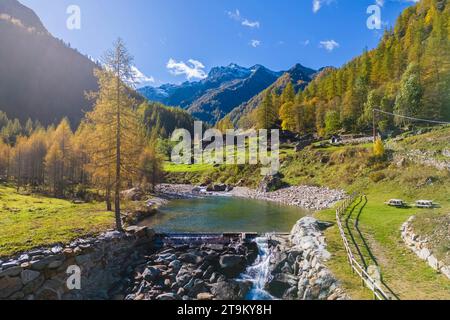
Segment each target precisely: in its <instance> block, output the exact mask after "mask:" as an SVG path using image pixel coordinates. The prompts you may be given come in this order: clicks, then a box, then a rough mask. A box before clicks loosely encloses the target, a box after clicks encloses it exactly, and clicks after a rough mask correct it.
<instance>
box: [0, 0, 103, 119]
mask: <svg viewBox="0 0 450 320" xmlns="http://www.w3.org/2000/svg"><path fill="white" fill-rule="evenodd" d="M0 62H1V63H0V110H2V111H4V112H6V113H7V114H8V116H9V117H10V118H18V119H20V120H21V121H23V122H24V121H26V120H27V119H28V118H31V119H33V120H39V121H40V122H41V123H43V124H46V125H47V124H51V123H57V122H59V121H60V120H61V119H62V118H64V117H68V118H69V119H70V121H71V123H72V124H73V125H76V124H78V123H79V121H80V120H81V118H82V117H83V111H88V110H89V109H90V108H91V104H90V103H89V102H88V101H86V99H85V96H84V92H85V91H89V90H96V89H97V83H96V80H95V77H94V74H93V70H94V68H95V67H96V64H95V63H94V62H92V61H91V60H90V59H88V58H87V57H85V56H83V55H82V54H80V53H79V52H77V51H76V50H74V49H72V48H70V46H68V45H66V44H65V43H63V42H62V41H61V40H59V39H56V38H54V37H53V36H52V35H50V34H49V33H48V32H47V30H46V29H45V27H44V26H43V25H42V23H41V21H40V20H39V18H38V17H37V16H36V14H35V13H34V12H33V11H32V10H31V9H29V8H27V7H25V6H23V5H22V4H20V3H19V2H18V1H16V0H2V1H1V2H0Z"/></svg>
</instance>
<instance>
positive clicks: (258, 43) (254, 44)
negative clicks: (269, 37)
mask: <svg viewBox="0 0 450 320" xmlns="http://www.w3.org/2000/svg"><path fill="white" fill-rule="evenodd" d="M250 45H251V46H252V47H253V48H257V47H259V46H260V45H261V41H259V40H252V41H250Z"/></svg>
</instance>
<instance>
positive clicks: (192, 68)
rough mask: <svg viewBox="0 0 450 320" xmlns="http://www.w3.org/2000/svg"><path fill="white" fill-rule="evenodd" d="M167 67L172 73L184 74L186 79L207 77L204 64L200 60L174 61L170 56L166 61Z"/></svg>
mask: <svg viewBox="0 0 450 320" xmlns="http://www.w3.org/2000/svg"><path fill="white" fill-rule="evenodd" d="M166 67H167V69H168V70H169V72H170V73H171V74H173V75H176V76H179V75H185V76H186V78H187V79H188V80H193V79H204V78H206V77H207V74H206V72H205V70H204V69H205V66H204V65H203V63H201V62H200V61H197V60H194V59H189V60H188V61H187V63H186V62H183V61H179V62H178V61H176V60H174V59H172V58H170V59H169V61H168V62H167V66H166Z"/></svg>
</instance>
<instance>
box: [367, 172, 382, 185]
mask: <svg viewBox="0 0 450 320" xmlns="http://www.w3.org/2000/svg"><path fill="white" fill-rule="evenodd" d="M369 178H370V180H372V181H373V182H375V183H377V182H380V181H381V180H384V179H386V175H385V174H384V173H383V172H373V173H371V174H370V175H369Z"/></svg>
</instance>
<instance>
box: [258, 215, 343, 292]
mask: <svg viewBox="0 0 450 320" xmlns="http://www.w3.org/2000/svg"><path fill="white" fill-rule="evenodd" d="M329 226H330V225H329V224H327V223H323V222H320V221H318V220H316V219H314V218H311V217H305V218H303V219H301V220H300V221H298V222H297V224H296V225H295V226H294V228H293V229H292V231H291V234H290V235H288V236H272V237H270V240H269V246H270V248H271V249H270V264H269V271H270V276H269V281H268V282H267V284H266V290H267V291H268V292H269V293H270V294H271V295H272V296H274V297H276V298H280V299H284V300H345V299H348V298H349V297H348V296H347V295H346V294H345V292H344V291H343V290H342V288H341V287H340V285H339V282H338V281H337V279H336V278H335V277H334V276H333V274H332V273H331V272H330V271H329V270H328V269H327V267H326V266H325V262H326V261H327V260H328V259H329V258H330V257H331V255H330V253H329V252H328V251H327V250H326V242H325V237H324V235H323V233H322V231H323V230H324V229H326V228H327V227H329Z"/></svg>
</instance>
